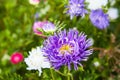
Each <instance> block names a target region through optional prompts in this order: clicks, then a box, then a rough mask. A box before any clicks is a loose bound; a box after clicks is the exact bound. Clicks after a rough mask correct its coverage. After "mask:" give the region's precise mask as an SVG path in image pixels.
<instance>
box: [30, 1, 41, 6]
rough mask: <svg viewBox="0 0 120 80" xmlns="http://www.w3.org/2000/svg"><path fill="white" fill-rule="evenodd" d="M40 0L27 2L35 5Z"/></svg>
mask: <svg viewBox="0 0 120 80" xmlns="http://www.w3.org/2000/svg"><path fill="white" fill-rule="evenodd" d="M39 2H40V0H29V3H30V4H32V5H37V4H39Z"/></svg>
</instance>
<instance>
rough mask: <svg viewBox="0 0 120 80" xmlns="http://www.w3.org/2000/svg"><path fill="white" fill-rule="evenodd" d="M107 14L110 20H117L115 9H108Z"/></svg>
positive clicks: (116, 10)
mask: <svg viewBox="0 0 120 80" xmlns="http://www.w3.org/2000/svg"><path fill="white" fill-rule="evenodd" d="M107 14H108V16H109V17H110V19H111V20H114V19H117V18H118V16H119V15H118V9H117V8H109V9H108V12H107Z"/></svg>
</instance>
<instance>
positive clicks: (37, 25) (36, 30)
mask: <svg viewBox="0 0 120 80" xmlns="http://www.w3.org/2000/svg"><path fill="white" fill-rule="evenodd" d="M44 24H45V22H40V21H37V22H35V23H34V25H33V31H34V33H35V34H42V32H40V31H39V29H41V28H42V26H43V25H44Z"/></svg>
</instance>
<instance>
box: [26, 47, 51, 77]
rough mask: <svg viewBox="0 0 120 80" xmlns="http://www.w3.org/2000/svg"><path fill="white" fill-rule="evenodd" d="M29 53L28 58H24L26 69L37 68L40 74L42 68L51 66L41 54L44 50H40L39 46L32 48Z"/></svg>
mask: <svg viewBox="0 0 120 80" xmlns="http://www.w3.org/2000/svg"><path fill="white" fill-rule="evenodd" d="M29 54H30V55H29V56H28V58H25V62H26V64H27V65H28V67H27V70H38V71H39V76H40V75H41V73H42V68H50V67H51V65H50V62H49V61H47V59H46V57H44V56H43V54H44V52H42V50H41V48H40V47H37V48H36V49H32V51H31V52H29Z"/></svg>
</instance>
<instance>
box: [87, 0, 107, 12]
mask: <svg viewBox="0 0 120 80" xmlns="http://www.w3.org/2000/svg"><path fill="white" fill-rule="evenodd" d="M86 2H87V3H88V8H89V9H90V10H96V9H100V8H102V6H106V5H107V3H108V0H86Z"/></svg>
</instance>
